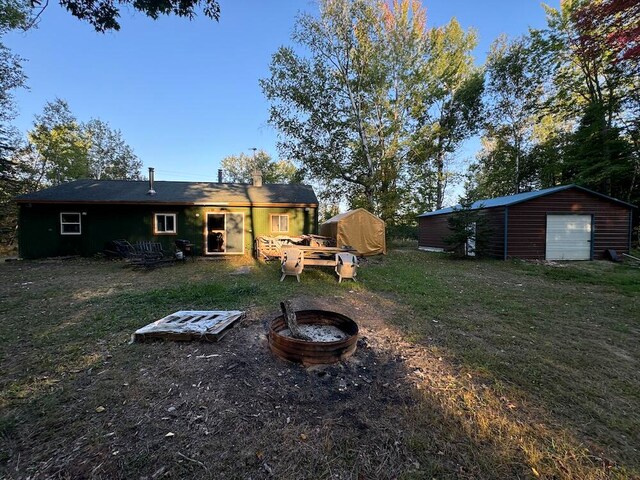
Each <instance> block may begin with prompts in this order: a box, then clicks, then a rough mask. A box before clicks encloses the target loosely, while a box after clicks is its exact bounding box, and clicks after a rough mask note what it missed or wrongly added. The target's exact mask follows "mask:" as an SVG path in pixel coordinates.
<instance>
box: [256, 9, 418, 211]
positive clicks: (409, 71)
mask: <svg viewBox="0 0 640 480" xmlns="http://www.w3.org/2000/svg"><path fill="white" fill-rule="evenodd" d="M293 39H294V41H295V42H296V43H297V44H298V45H300V46H301V47H302V48H301V52H300V53H297V52H296V51H294V49H293V48H290V47H282V48H281V49H279V50H278V51H277V52H276V53H275V55H274V56H273V59H272V63H271V77H270V78H268V79H264V80H262V81H261V85H262V88H263V90H264V92H265V95H266V96H267V98H268V99H269V100H270V101H271V115H270V120H271V123H272V124H273V125H275V126H276V128H277V129H278V130H279V132H280V134H281V142H280V148H281V150H282V151H283V152H284V153H285V154H286V156H288V157H291V158H296V159H299V160H300V161H301V162H302V166H303V169H304V172H305V173H306V174H308V175H311V176H313V177H314V178H315V179H317V180H320V181H321V182H322V183H323V184H324V185H325V186H327V185H331V186H332V187H334V186H335V187H338V188H340V189H341V191H344V192H346V193H347V196H348V198H349V199H350V200H351V203H352V204H353V203H354V202H359V203H360V202H361V203H362V204H363V205H362V206H365V207H366V208H368V209H369V210H371V211H373V212H375V213H377V214H378V215H380V216H382V217H383V218H385V219H390V218H392V217H393V215H394V213H395V212H396V211H397V209H398V205H399V203H400V193H401V188H400V182H401V181H402V175H401V172H402V171H403V169H404V168H405V166H406V162H407V155H408V152H409V151H410V146H411V145H410V143H411V133H412V121H413V120H414V119H413V118H412V117H411V112H412V109H413V108H414V105H415V103H416V101H417V98H418V97H417V96H418V94H419V90H418V88H417V86H418V84H419V82H420V81H421V75H422V74H423V73H424V71H425V70H424V57H425V54H426V47H427V31H426V28H425V12H424V9H423V8H422V6H421V5H420V3H419V2H417V1H409V0H403V1H397V2H394V3H393V5H392V6H389V5H388V4H386V3H385V2H382V1H379V0H322V1H321V2H320V17H319V18H315V17H312V16H310V15H302V16H301V17H300V18H299V20H298V24H297V27H296V30H295V31H294V34H293ZM334 191H335V189H334Z"/></svg>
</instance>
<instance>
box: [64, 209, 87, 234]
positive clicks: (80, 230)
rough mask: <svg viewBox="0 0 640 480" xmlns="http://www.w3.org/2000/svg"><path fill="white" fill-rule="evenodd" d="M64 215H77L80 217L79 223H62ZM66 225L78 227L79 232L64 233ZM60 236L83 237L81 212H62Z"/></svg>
mask: <svg viewBox="0 0 640 480" xmlns="http://www.w3.org/2000/svg"><path fill="white" fill-rule="evenodd" d="M63 215H77V216H78V221H77V222H63V221H62V216H63ZM65 225H78V231H77V232H65V231H64V227H65ZM60 235H82V213H80V212H60Z"/></svg>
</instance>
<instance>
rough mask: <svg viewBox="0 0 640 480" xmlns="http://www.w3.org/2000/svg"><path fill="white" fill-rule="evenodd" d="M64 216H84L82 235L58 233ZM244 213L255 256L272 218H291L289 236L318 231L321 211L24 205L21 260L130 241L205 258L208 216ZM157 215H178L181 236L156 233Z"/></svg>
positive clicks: (248, 245)
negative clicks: (182, 246)
mask: <svg viewBox="0 0 640 480" xmlns="http://www.w3.org/2000/svg"><path fill="white" fill-rule="evenodd" d="M60 212H80V213H81V214H82V215H81V218H82V233H81V235H61V234H60ZM212 212H219V213H227V212H233V213H243V214H244V217H245V223H244V251H245V254H251V253H252V252H253V245H254V240H255V237H256V236H259V235H271V234H272V233H271V224H270V216H271V215H273V214H286V215H289V232H288V235H292V236H293V235H301V234H305V233H307V234H308V233H315V232H316V231H317V209H316V208H313V207H308V208H303V207H218V206H184V205H176V206H172V205H161V206H160V205H157V206H156V205H121V204H118V205H110V204H91V205H88V204H75V205H74V204H36V203H34V204H21V205H20V219H19V230H18V235H19V248H20V256H21V257H23V258H27V259H32V258H42V257H51V256H63V255H82V256H92V255H95V254H97V253H100V252H102V251H103V249H104V246H105V244H106V243H107V242H108V241H110V240H115V239H126V240H128V241H130V242H137V241H142V240H153V241H157V242H160V243H162V245H163V247H164V248H165V250H167V251H172V250H173V248H174V240H176V239H187V240H190V241H191V242H192V243H193V244H194V245H195V246H196V252H197V253H198V254H202V253H203V252H204V246H205V241H206V240H205V221H206V214H207V213H212ZM154 213H176V214H177V234H175V235H174V234H169V235H167V234H159V235H155V234H154V232H153V214H154Z"/></svg>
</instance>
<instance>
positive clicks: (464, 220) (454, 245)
mask: <svg viewBox="0 0 640 480" xmlns="http://www.w3.org/2000/svg"><path fill="white" fill-rule="evenodd" d="M472 205H473V202H472V201H471V200H469V199H466V198H464V199H462V201H461V202H460V205H459V206H456V207H454V209H453V213H452V214H451V215H449V218H448V219H447V224H448V226H449V230H451V234H450V235H449V236H447V237H446V238H445V239H444V241H445V243H446V244H447V245H448V246H449V247H450V249H451V250H452V251H453V252H454V253H455V254H457V255H458V256H461V257H483V256H486V255H487V254H488V241H489V235H490V234H491V231H490V228H489V223H488V221H487V219H486V217H485V215H484V212H482V211H481V210H479V209H477V208H473V207H472Z"/></svg>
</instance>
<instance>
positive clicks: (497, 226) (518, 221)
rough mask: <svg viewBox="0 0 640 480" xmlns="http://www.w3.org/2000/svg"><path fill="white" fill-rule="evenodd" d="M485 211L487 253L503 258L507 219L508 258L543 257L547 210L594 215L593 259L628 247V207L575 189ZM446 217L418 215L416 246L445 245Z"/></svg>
mask: <svg viewBox="0 0 640 480" xmlns="http://www.w3.org/2000/svg"><path fill="white" fill-rule="evenodd" d="M505 209H506V213H505ZM485 212H486V215H487V216H488V219H489V225H490V227H491V234H490V240H489V252H490V255H491V256H492V257H496V258H504V238H505V231H504V221H505V218H507V222H508V226H509V228H508V231H507V232H506V233H507V237H508V242H507V243H508V251H507V258H524V259H530V260H544V259H545V249H546V228H547V214H549V213H571V214H585V215H593V218H594V224H593V258H594V259H598V258H603V257H604V251H605V250H607V249H615V250H616V251H617V252H618V253H627V252H628V250H629V235H630V230H629V229H630V225H629V221H630V220H629V219H630V208H629V207H625V206H624V205H620V204H618V203H615V202H612V201H610V200H607V199H606V198H602V197H599V196H597V195H592V194H590V193H588V192H584V191H581V190H578V189H568V190H562V191H560V192H557V193H552V194H549V195H545V196H543V197H539V198H534V199H532V200H528V201H526V202H523V203H519V204H516V205H511V206H509V207H496V208H490V209H487V210H485ZM449 216H450V214H445V215H435V216H429V217H420V218H419V240H418V245H419V246H421V247H436V248H446V247H447V245H446V243H445V242H444V239H445V238H446V237H447V236H448V235H449V234H450V230H449V228H448V226H447V219H448V217H449Z"/></svg>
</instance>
